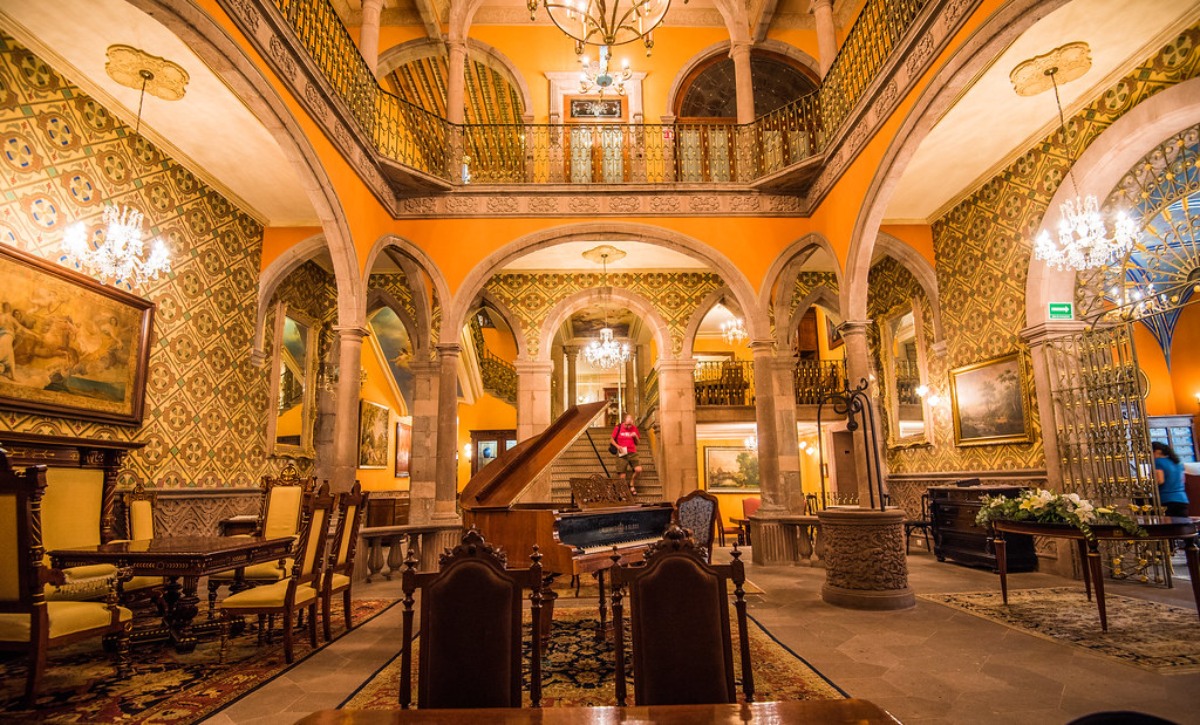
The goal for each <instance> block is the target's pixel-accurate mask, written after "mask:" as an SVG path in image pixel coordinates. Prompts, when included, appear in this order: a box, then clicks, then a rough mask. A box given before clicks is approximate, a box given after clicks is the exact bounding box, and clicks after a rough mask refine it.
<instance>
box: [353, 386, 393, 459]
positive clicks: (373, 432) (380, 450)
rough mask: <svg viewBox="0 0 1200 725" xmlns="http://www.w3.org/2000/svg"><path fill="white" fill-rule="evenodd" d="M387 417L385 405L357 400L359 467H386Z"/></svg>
mask: <svg viewBox="0 0 1200 725" xmlns="http://www.w3.org/2000/svg"><path fill="white" fill-rule="evenodd" d="M388 417H389V416H388V408H387V406H386V405H380V404H379V403H372V402H371V401H369V400H360V401H358V467H359V468H387V466H388V422H389V421H388Z"/></svg>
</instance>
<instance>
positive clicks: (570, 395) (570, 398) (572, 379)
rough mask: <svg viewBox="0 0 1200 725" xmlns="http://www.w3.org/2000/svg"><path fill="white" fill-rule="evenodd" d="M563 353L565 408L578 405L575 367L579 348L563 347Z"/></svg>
mask: <svg viewBox="0 0 1200 725" xmlns="http://www.w3.org/2000/svg"><path fill="white" fill-rule="evenodd" d="M563 353H565V354H566V356H567V407H568V408H570V407H571V406H573V405H577V404H578V403H579V377H578V373H577V370H576V365H577V364H578V363H579V346H578V345H564V346H563Z"/></svg>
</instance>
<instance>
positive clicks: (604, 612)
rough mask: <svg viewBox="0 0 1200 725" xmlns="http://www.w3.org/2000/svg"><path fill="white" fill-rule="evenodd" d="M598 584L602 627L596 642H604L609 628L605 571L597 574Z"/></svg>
mask: <svg viewBox="0 0 1200 725" xmlns="http://www.w3.org/2000/svg"><path fill="white" fill-rule="evenodd" d="M596 584H597V585H598V586H599V587H600V627H599V628H598V629H597V630H596V641H597V642H603V641H604V632H605V630H606V629H607V628H608V605H607V603H606V602H605V601H604V569H601V570H600V571H598V572H596Z"/></svg>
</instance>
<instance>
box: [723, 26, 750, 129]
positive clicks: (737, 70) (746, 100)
mask: <svg viewBox="0 0 1200 725" xmlns="http://www.w3.org/2000/svg"><path fill="white" fill-rule="evenodd" d="M753 45H754V43H752V42H751V41H749V40H734V41H731V42H730V44H729V57H730V58H732V59H733V79H734V83H735V84H736V90H737V122H738V123H739V124H742V123H751V122H753V121H754V79H753V77H752V76H751V74H750V48H751V46H753Z"/></svg>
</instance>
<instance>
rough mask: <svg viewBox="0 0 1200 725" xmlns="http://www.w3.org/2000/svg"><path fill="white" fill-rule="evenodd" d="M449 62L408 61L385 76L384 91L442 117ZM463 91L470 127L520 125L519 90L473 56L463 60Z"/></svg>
mask: <svg viewBox="0 0 1200 725" xmlns="http://www.w3.org/2000/svg"><path fill="white" fill-rule="evenodd" d="M448 66H449V61H448V60H447V58H446V56H445V55H444V54H438V55H433V54H431V55H428V56H425V57H423V58H417V59H415V60H410V61H408V62H406V63H403V64H401V65H399V66H397V67H396V68H395V69H394V70H392V71H390V72H389V73H387V75H385V76H384V79H383V85H384V88H386V89H387V90H389V91H391V92H392V93H394V94H395V95H397V96H399V97H400V98H403V99H404V100H406V101H408V102H409V103H412V104H413V105H416V106H420V107H421V108H424V109H425V110H427V111H430V112H431V113H433V114H435V115H437V116H440V117H442V118H445V117H446V76H447V74H448V70H447V69H448ZM466 71H467V85H466V88H465V92H464V98H463V101H464V105H465V107H466V109H465V110H466V113H465V115H464V118H465V120H466V122H467V123H471V124H493V123H501V124H503V123H520V122H521V115H522V114H523V113H525V108H524V104H523V103H522V101H521V93H520V91H519V90H518V89H517V88H516V87H515V86H514V85H513V84H512V83H511V82H510V81H509V80H508V78H506V77H505V76H504V74H503V73H501V72H500V71H499V70H497V69H495V68H492V67H491V66H489V65H487V64H486V63H484V62H483V61H482V60H481V59H480V58H478V57H476V56H475V54H474V53H472V54H470V55H469V56H468V60H467V68H466Z"/></svg>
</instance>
